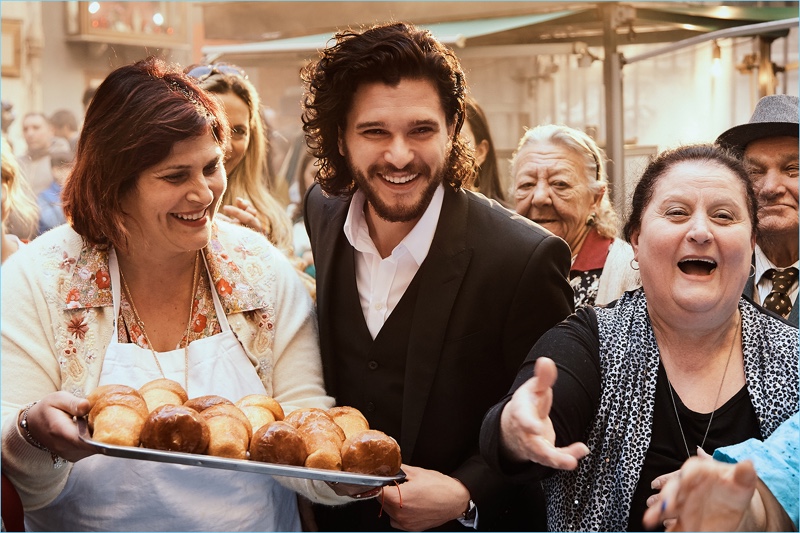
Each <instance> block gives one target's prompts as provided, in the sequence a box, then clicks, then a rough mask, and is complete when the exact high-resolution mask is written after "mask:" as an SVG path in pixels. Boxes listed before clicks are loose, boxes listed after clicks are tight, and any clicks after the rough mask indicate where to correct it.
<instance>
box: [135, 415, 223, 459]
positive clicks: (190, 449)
mask: <svg viewBox="0 0 800 533" xmlns="http://www.w3.org/2000/svg"><path fill="white" fill-rule="evenodd" d="M210 437H211V434H210V430H209V428H208V424H207V423H206V421H205V419H204V418H203V417H202V416H200V413H198V412H197V411H195V410H194V409H192V408H191V407H186V406H184V405H172V404H166V405H162V406H161V407H157V408H156V409H154V410H153V411H151V412H150V414H149V415H148V417H147V420H145V423H144V428H142V436H141V440H142V445H143V446H145V447H146V448H152V449H155V450H165V451H172V452H185V453H205V452H206V450H207V449H208V442H209V440H210Z"/></svg>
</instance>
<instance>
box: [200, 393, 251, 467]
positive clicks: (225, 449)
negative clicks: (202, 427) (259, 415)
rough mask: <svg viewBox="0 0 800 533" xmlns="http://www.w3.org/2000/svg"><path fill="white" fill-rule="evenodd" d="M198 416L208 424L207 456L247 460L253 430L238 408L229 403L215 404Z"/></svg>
mask: <svg viewBox="0 0 800 533" xmlns="http://www.w3.org/2000/svg"><path fill="white" fill-rule="evenodd" d="M200 416H202V417H203V418H204V419H205V421H206V423H207V424H208V430H209V441H208V450H207V451H206V453H207V454H208V455H215V456H217V457H228V458H229V459H247V451H248V449H249V448H250V435H251V434H252V432H253V430H252V428H251V427H250V421H249V420H248V419H247V417H246V416H245V415H244V413H242V411H241V410H239V408H238V407H236V406H235V405H233V404H231V403H228V404H217V405H213V406H211V407H209V408H207V409H204V410H203V411H202V412H201V413H200Z"/></svg>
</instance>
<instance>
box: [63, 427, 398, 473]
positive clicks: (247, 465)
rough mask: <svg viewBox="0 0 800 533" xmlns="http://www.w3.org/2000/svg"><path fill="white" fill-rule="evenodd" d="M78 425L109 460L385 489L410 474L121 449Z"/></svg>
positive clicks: (125, 447) (80, 432)
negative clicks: (100, 440) (134, 460)
mask: <svg viewBox="0 0 800 533" xmlns="http://www.w3.org/2000/svg"><path fill="white" fill-rule="evenodd" d="M77 423H78V433H79V436H80V439H81V440H82V441H83V442H85V443H86V444H89V445H91V446H93V447H94V449H95V450H97V452H98V453H101V454H103V455H108V456H109V457H123V458H126V459H139V460H142V461H156V462H159V463H172V464H179V465H190V466H203V467H206V468H220V469H223V470H237V471H239V472H254V473H256V474H269V475H272V476H286V477H298V478H303V479H317V480H320V481H328V482H335V483H348V484H351V485H364V486H368V487H384V486H386V485H392V484H394V483H402V482H404V481H405V479H406V474H405V472H403V471H402V470H401V471H400V472H398V473H397V474H396V475H394V476H370V475H366V474H356V473H353V472H341V471H337V470H322V469H319V468H306V467H304V466H289V465H279V464H275V463H262V462H259V461H244V460H241V459H227V458H224V457H214V456H212V455H199V454H194V453H182V452H165V451H161V450H152V449H150V448H133V447H130V446H117V445H114V444H106V443H104V442H98V441H96V440H92V437H91V435H89V426H88V423H87V422H86V419H85V418H78V419H77Z"/></svg>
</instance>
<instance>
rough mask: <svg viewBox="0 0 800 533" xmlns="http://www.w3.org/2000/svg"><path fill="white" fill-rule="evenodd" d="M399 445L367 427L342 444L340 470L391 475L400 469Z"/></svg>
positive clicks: (390, 438)
mask: <svg viewBox="0 0 800 533" xmlns="http://www.w3.org/2000/svg"><path fill="white" fill-rule="evenodd" d="M401 461H402V459H401V456H400V446H399V445H398V444H397V441H396V440H394V439H393V438H392V437H390V436H389V435H387V434H386V433H384V432H382V431H378V430H376V429H368V430H366V431H362V432H360V433H356V434H355V435H353V436H352V437H349V438H348V439H347V440H346V441H345V442H344V445H342V470H344V471H345V472H356V473H359V474H369V475H372V476H393V475H395V474H397V473H398V472H399V471H400V463H401Z"/></svg>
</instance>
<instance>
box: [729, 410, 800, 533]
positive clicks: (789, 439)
mask: <svg viewBox="0 0 800 533" xmlns="http://www.w3.org/2000/svg"><path fill="white" fill-rule="evenodd" d="M799 447H800V414H798V413H795V414H794V416H792V417H791V418H789V419H788V420H786V422H784V423H783V424H781V425H780V427H778V429H776V430H775V432H774V433H772V435H770V436H769V438H767V440H765V441H763V442H762V441H760V440H758V439H749V440H746V441H744V442H742V443H740V444H735V445H733V446H725V447H724V448H719V449H718V450H716V451H715V452H714V459H717V460H719V461H723V462H726V463H738V462H739V461H743V460H745V459H750V460H751V461H753V465H754V466H755V468H756V472H757V473H758V477H760V478H761V480H762V481H763V482H764V484H765V485H766V486H767V488H768V489H769V490H770V491H771V492H772V494H773V495H774V496H775V498H776V499H777V500H778V502H779V503H780V504H781V505H782V506H783V508H784V509H786V513H787V514H788V515H789V518H791V519H792V522H794V527H795V529H797V523H798V515H799V514H800V479H798V472H800V454H799V453H798V452H799V451H800V450H798V448H799Z"/></svg>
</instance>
